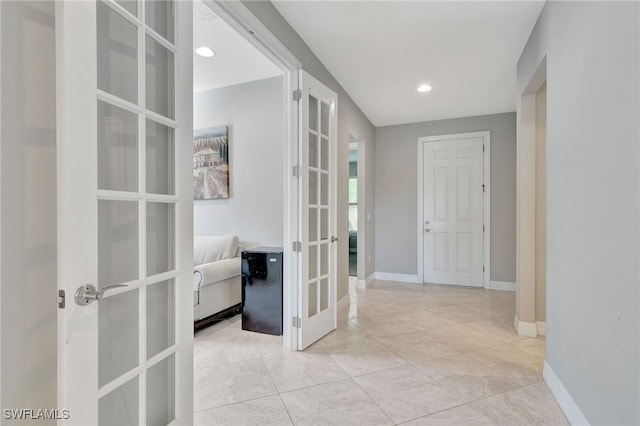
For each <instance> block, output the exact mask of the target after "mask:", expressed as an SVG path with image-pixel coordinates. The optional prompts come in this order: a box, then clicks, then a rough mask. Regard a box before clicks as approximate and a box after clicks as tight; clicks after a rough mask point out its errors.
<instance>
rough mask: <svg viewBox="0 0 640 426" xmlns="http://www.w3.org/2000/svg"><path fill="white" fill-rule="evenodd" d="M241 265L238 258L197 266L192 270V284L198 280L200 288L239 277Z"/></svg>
mask: <svg viewBox="0 0 640 426" xmlns="http://www.w3.org/2000/svg"><path fill="white" fill-rule="evenodd" d="M241 265H242V262H241V259H240V258H239V257H235V258H233V259H223V260H219V261H217V262H211V263H205V264H204V265H198V266H196V267H195V268H194V269H193V273H194V284H195V283H196V280H197V279H199V280H200V286H201V287H204V286H206V285H209V284H213V283H216V282H219V281H222V280H226V279H228V278H233V277H237V276H240V269H241ZM196 277H197V278H196Z"/></svg>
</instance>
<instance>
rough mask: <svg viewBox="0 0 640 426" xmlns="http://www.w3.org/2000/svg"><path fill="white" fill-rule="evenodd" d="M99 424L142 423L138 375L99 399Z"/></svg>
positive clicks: (105, 425)
mask: <svg viewBox="0 0 640 426" xmlns="http://www.w3.org/2000/svg"><path fill="white" fill-rule="evenodd" d="M100 303H102V302H100ZM72 415H73V414H72ZM98 424H99V425H100V426H128V425H137V424H140V421H139V418H138V376H136V377H134V378H133V379H131V380H129V381H128V382H126V383H125V384H124V385H122V386H120V387H119V388H117V389H115V390H114V391H112V392H109V393H108V394H107V395H105V396H103V397H102V398H100V399H99V400H98Z"/></svg>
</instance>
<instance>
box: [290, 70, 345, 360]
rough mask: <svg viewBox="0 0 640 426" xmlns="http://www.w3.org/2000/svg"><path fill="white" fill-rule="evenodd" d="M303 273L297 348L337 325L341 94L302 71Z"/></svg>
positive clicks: (310, 342)
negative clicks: (337, 162) (337, 207)
mask: <svg viewBox="0 0 640 426" xmlns="http://www.w3.org/2000/svg"><path fill="white" fill-rule="evenodd" d="M300 89H301V91H302V99H301V100H300V118H301V123H300V131H301V136H300V141H301V147H300V155H301V158H300V167H301V177H302V182H301V185H300V200H301V203H300V204H301V213H300V217H301V220H300V223H301V230H300V236H301V248H302V253H301V261H302V267H301V273H302V277H301V279H300V291H299V294H300V302H299V304H298V308H299V318H300V322H299V325H300V328H299V336H298V342H299V347H298V349H300V350H302V349H305V348H306V347H308V346H309V345H311V344H312V343H314V342H316V341H317V340H318V339H320V338H321V337H322V336H324V335H325V334H327V333H329V332H330V331H332V330H334V329H335V328H336V321H337V318H336V313H337V311H336V303H337V301H336V279H337V277H336V269H337V268H336V249H337V243H336V241H337V237H336V217H337V215H336V187H337V186H336V157H337V149H336V148H337V147H336V134H337V119H336V117H337V96H336V94H335V93H333V92H332V91H331V90H330V89H329V88H327V87H326V86H324V85H323V84H322V83H320V82H319V81H318V80H316V79H315V78H313V77H312V76H310V75H309V74H308V73H306V72H305V71H300Z"/></svg>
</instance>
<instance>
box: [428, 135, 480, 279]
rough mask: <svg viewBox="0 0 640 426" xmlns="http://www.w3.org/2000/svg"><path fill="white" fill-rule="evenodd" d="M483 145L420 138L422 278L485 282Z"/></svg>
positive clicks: (477, 141)
mask: <svg viewBox="0 0 640 426" xmlns="http://www.w3.org/2000/svg"><path fill="white" fill-rule="evenodd" d="M482 145H483V138H481V137H477V138H467V139H456V140H447V141H442V142H425V143H424V150H423V153H424V162H423V164H424V175H423V176H424V186H423V189H424V197H423V200H424V207H423V212H424V217H423V225H424V238H423V241H424V243H423V244H424V251H423V253H424V259H423V261H424V263H423V265H424V282H428V283H437V284H458V285H466V286H482V285H483V264H482V263H483V208H484V206H483V149H482Z"/></svg>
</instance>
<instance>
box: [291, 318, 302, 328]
mask: <svg viewBox="0 0 640 426" xmlns="http://www.w3.org/2000/svg"><path fill="white" fill-rule="evenodd" d="M291 325H293V327H294V328H300V317H293V318H291Z"/></svg>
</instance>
